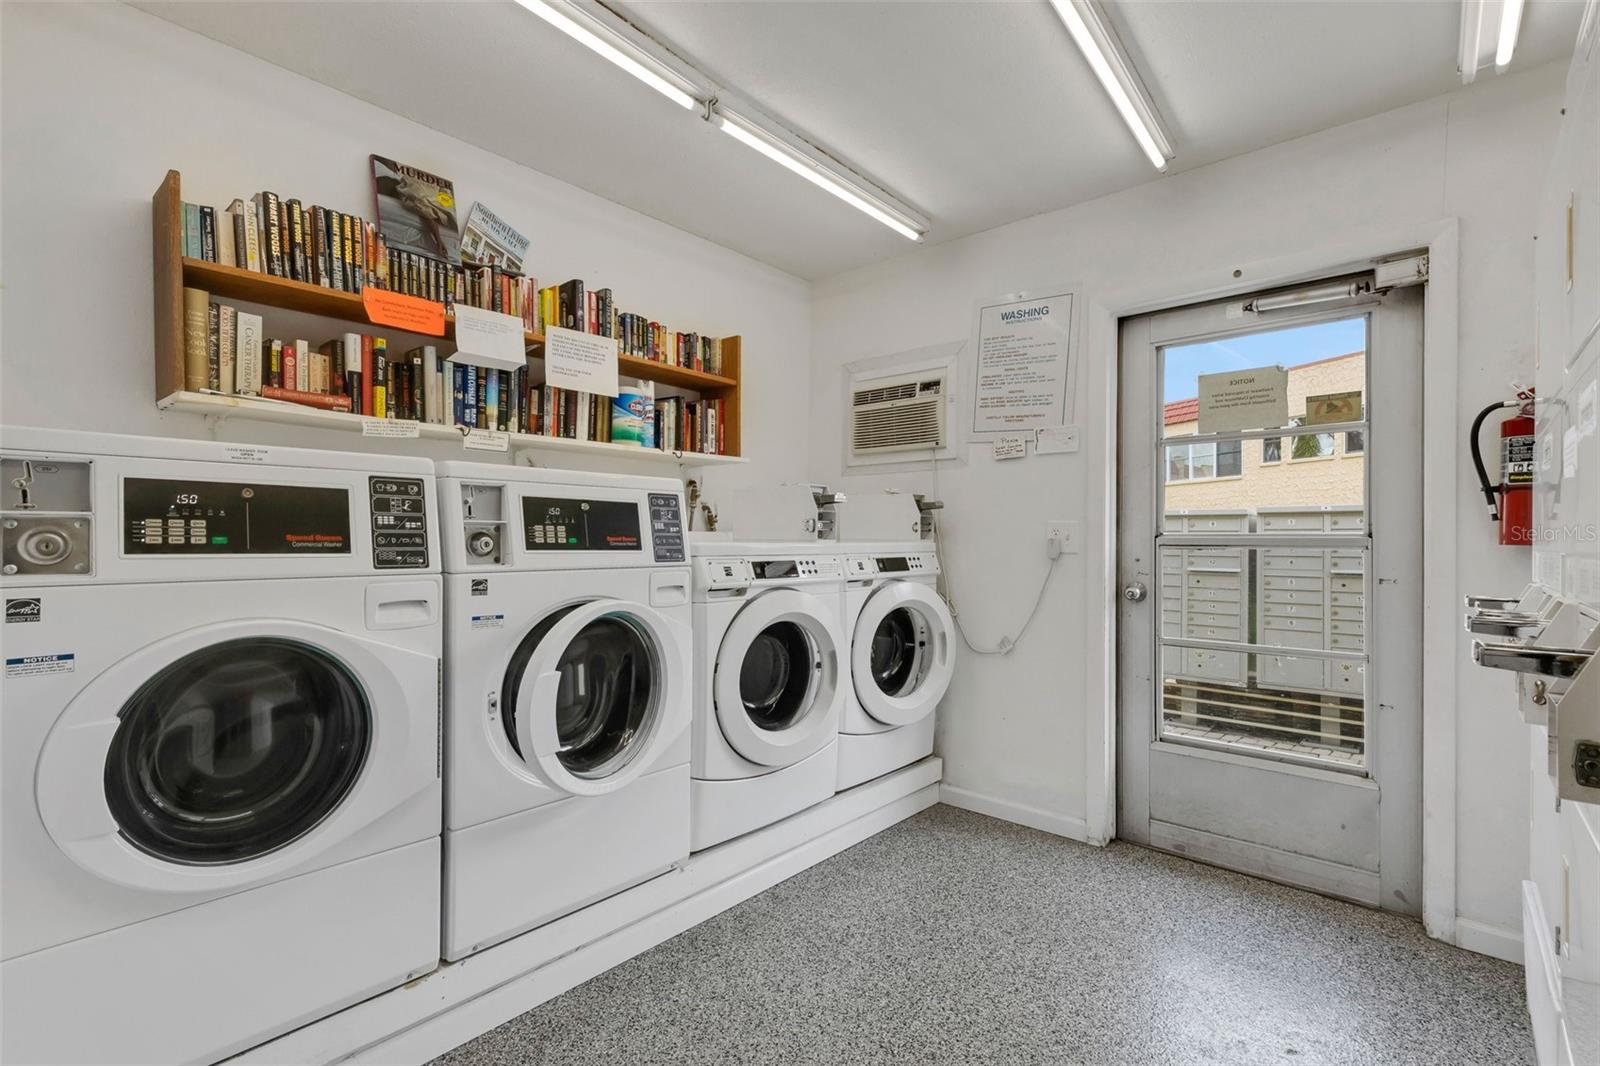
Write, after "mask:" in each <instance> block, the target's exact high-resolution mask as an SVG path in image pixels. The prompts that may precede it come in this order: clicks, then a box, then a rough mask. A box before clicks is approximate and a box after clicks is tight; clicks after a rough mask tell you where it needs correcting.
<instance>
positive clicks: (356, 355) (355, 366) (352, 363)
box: [341, 333, 365, 414]
mask: <svg viewBox="0 0 1600 1066" xmlns="http://www.w3.org/2000/svg"><path fill="white" fill-rule="evenodd" d="M361 341H362V338H361V334H359V333H346V334H345V335H344V340H343V348H344V367H343V368H342V377H341V385H342V388H343V391H344V394H345V395H346V396H348V397H350V409H351V410H352V411H354V412H355V413H356V414H361V412H362V402H361V401H362V392H361V384H362V380H363V379H362V376H361V372H362V366H363V362H364V359H365V356H364V354H363V350H362V349H363V345H362V343H361Z"/></svg>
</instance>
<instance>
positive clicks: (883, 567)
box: [878, 555, 911, 574]
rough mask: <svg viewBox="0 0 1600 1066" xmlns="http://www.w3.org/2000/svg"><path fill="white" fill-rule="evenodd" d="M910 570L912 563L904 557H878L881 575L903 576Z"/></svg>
mask: <svg viewBox="0 0 1600 1066" xmlns="http://www.w3.org/2000/svg"><path fill="white" fill-rule="evenodd" d="M910 569H911V563H910V561H908V560H907V559H906V558H905V557H904V556H899V557H890V556H887V555H880V556H878V573H880V574H903V573H905V572H906V571H907V570H910Z"/></svg>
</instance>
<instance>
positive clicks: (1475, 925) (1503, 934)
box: [1455, 915, 1522, 966]
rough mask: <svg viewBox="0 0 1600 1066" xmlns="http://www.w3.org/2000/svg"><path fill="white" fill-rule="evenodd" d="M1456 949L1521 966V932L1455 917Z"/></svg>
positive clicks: (1458, 916)
mask: <svg viewBox="0 0 1600 1066" xmlns="http://www.w3.org/2000/svg"><path fill="white" fill-rule="evenodd" d="M1455 942H1456V947H1458V948H1464V949H1466V950H1467V951H1476V952H1477V953H1478V954H1479V955H1492V956H1493V957H1495V958H1497V959H1504V960H1505V961H1507V962H1514V963H1516V964H1517V965H1518V966H1520V965H1522V930H1520V929H1507V928H1505V927H1504V926H1499V925H1490V924H1489V923H1488V922H1478V921H1474V920H1472V919H1471V918H1463V917H1461V916H1460V915H1457V916H1456V941H1455Z"/></svg>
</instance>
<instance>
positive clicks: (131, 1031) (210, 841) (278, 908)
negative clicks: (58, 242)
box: [0, 428, 442, 1063]
mask: <svg viewBox="0 0 1600 1066" xmlns="http://www.w3.org/2000/svg"><path fill="white" fill-rule="evenodd" d="M0 473H3V478H0V511H3V515H0V517H3V526H4V529H3V532H0V541H3V551H4V571H5V577H4V591H5V601H6V625H5V634H4V636H5V676H4V680H3V686H4V705H5V713H4V714H3V715H0V737H3V741H4V743H3V745H0V747H3V752H4V754H3V756H0V758H3V769H4V776H3V778H0V780H3V785H0V796H3V799H4V803H3V813H0V818H3V829H4V832H3V834H0V865H3V867H4V869H5V889H4V892H3V893H0V899H3V902H0V930H3V938H4V947H3V952H4V961H3V963H0V984H3V986H4V991H3V996H0V999H3V1002H4V1008H3V1031H4V1036H3V1040H0V1058H3V1059H4V1060H5V1061H7V1062H30V1063H37V1062H73V1063H85V1062H117V1063H130V1062H163V1063H170V1062H212V1061H215V1060H218V1059H221V1058H224V1057H227V1056H229V1055H231V1054H233V1053H235V1052H239V1051H242V1050H244V1049H246V1048H249V1047H251V1046H253V1045H256V1044H259V1043H261V1042H263V1041H266V1040H269V1039H271V1038H273V1037H275V1036H278V1035H280V1034H282V1033H284V1032H287V1031H289V1030H291V1029H294V1028H296V1027H298V1026H300V1025H303V1024H305V1023H307V1022H311V1021H313V1020H315V1019H317V1018H319V1017H322V1016H324V1015H328V1014H332V1013H333V1012H334V1011H337V1010H340V1009H341V1008H344V1007H346V1006H348V1005H350V1004H352V1003H355V1002H357V1001H359V1000H362V999H365V998H367V997H369V996H372V995H374V994H376V993H378V992H382V991H384V990H385V989H388V988H392V987H394V986H397V985H400V984H402V983H404V982H405V981H406V980H408V979H410V978H412V977H415V976H418V975H420V974H422V973H424V972H427V971H429V970H431V969H433V968H434V967H435V966H436V965H437V964H438V956H439V862H440V853H439V819H440V785H439V765H438V751H439V744H438V713H439V712H438V676H439V665H440V639H441V634H440V624H441V605H442V592H441V588H440V579H439V574H438V559H437V558H436V554H435V549H436V538H435V525H434V516H433V513H432V507H431V506H430V501H431V499H432V498H433V479H432V466H431V464H430V463H428V462H427V461H425V460H421V459H395V458H386V457H382V456H375V455H348V454H341V453H333V452H321V451H306V450H301V449H297V448H278V447H271V446H261V445H229V444H222V443H214V442H209V441H172V440H155V439H150V438H143V437H117V436H108V435H103V434H89V433H68V432H60V431H51V430H31V429H12V428H7V429H4V430H0Z"/></svg>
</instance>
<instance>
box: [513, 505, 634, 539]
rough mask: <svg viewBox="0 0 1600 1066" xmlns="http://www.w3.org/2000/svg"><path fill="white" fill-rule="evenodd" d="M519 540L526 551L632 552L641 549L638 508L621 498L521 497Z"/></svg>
mask: <svg viewBox="0 0 1600 1066" xmlns="http://www.w3.org/2000/svg"><path fill="white" fill-rule="evenodd" d="M522 540H523V544H524V545H525V546H526V547H527V549H528V550H529V551H589V552H597V551H598V552H606V551H610V552H616V551H623V552H636V551H641V550H643V548H644V540H643V537H642V535H641V533H640V530H639V507H638V505H637V504H633V503H628V502H626V501H621V500H575V499H571V498H568V497H554V496H524V497H523V498H522Z"/></svg>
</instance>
